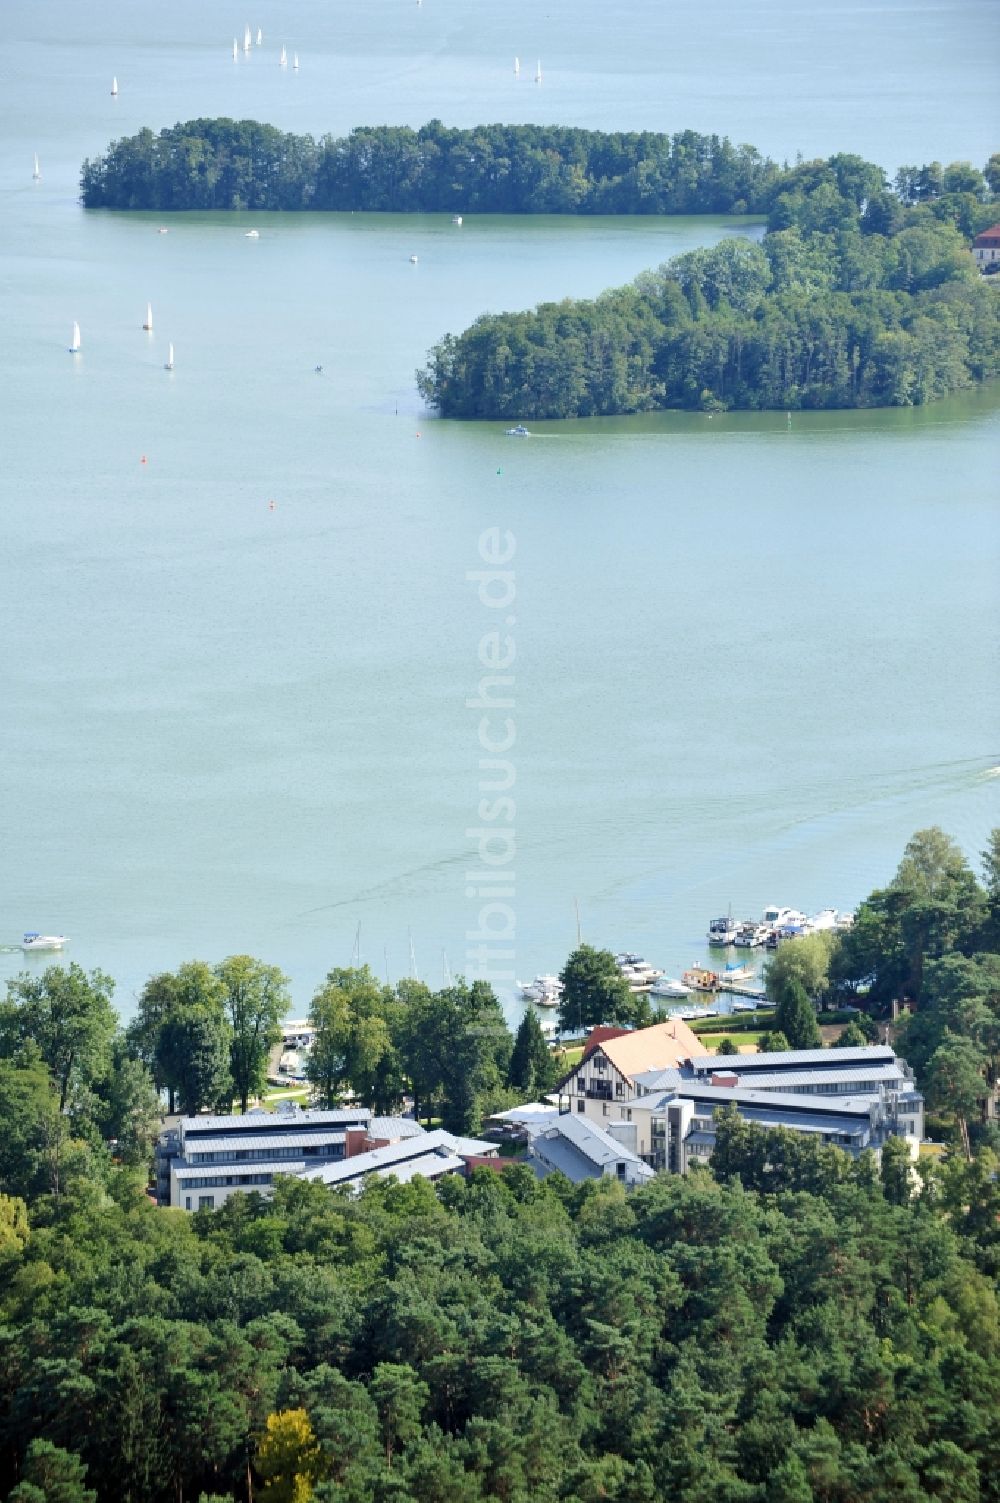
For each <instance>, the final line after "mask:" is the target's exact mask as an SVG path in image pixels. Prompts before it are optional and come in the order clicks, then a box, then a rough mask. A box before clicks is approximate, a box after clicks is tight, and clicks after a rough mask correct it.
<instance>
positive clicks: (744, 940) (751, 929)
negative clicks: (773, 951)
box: [733, 923, 771, 950]
mask: <svg viewBox="0 0 1000 1503" xmlns="http://www.w3.org/2000/svg"><path fill="white" fill-rule="evenodd" d="M770 932H771V926H770V924H754V923H749V924H741V925H740V927H739V930H738V931H737V934H736V938H735V939H734V941H733V943H734V944H735V946H736V948H737V949H738V950H756V949H759V948H760V946H761V945H763V944H765V943H766V942H767V936H768V934H770Z"/></svg>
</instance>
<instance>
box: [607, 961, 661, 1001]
mask: <svg viewBox="0 0 1000 1503" xmlns="http://www.w3.org/2000/svg"><path fill="white" fill-rule="evenodd" d="M615 964H616V965H617V967H618V969H619V971H620V972H621V974H622V975H623V976H624V978H625V980H626V981H627V982H628V984H629V990H630V991H633V992H648V991H649V990H650V989H651V987H652V986H653V983H654V982H656V981H659V979H660V977H661V976H662V975H663V972H662V971H658V970H657V969H656V967H655V966H651V965H650V964H649V963H648V961H645V960H643V958H642V956H641V955H633V954H631V953H630V952H623V953H622V954H621V955H616V956H615Z"/></svg>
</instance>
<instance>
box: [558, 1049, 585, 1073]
mask: <svg viewBox="0 0 1000 1503" xmlns="http://www.w3.org/2000/svg"><path fill="white" fill-rule="evenodd" d="M555 1057H556V1059H557V1060H558V1061H559V1068H560V1069H561V1070H565V1071H567V1072H568V1071H570V1070H572V1069H573V1067H574V1065H578V1064H579V1063H580V1061H581V1059H582V1058H583V1045H582V1044H577V1045H576V1047H575V1048H573V1049H557V1050H556V1051H555Z"/></svg>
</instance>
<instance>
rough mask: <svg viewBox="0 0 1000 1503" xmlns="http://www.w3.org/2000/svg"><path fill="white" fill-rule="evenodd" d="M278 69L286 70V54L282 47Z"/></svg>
mask: <svg viewBox="0 0 1000 1503" xmlns="http://www.w3.org/2000/svg"><path fill="white" fill-rule="evenodd" d="M278 67H279V68H287V67H288V53H287V52H286V51H285V49H284V47H282V49H281V56H280V57H279V58H278Z"/></svg>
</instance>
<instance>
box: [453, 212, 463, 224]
mask: <svg viewBox="0 0 1000 1503" xmlns="http://www.w3.org/2000/svg"><path fill="white" fill-rule="evenodd" d="M451 222H452V224H461V223H462V216H461V214H453V215H452V216H451Z"/></svg>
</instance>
